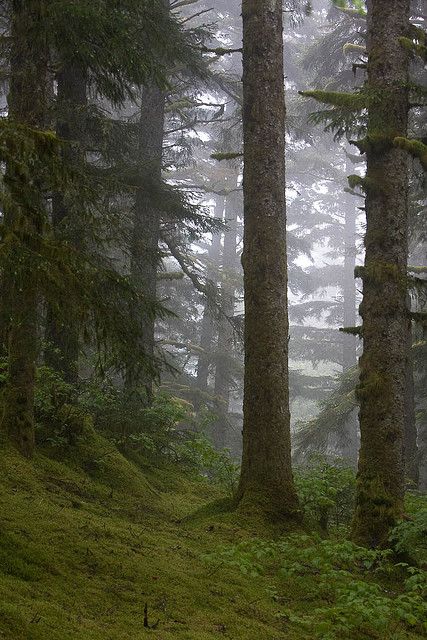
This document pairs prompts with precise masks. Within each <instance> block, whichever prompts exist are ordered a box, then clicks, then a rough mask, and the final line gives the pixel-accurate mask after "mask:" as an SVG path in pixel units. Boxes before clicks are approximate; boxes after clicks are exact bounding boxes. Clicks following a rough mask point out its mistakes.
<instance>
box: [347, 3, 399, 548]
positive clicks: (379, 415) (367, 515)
mask: <svg viewBox="0 0 427 640" xmlns="http://www.w3.org/2000/svg"><path fill="white" fill-rule="evenodd" d="M409 4H410V3H409V0H369V2H368V59H369V62H368V89H369V92H370V95H372V96H373V97H372V99H371V100H370V105H369V119H368V138H369V139H370V140H375V139H376V138H378V136H379V137H381V139H384V138H385V137H387V138H388V139H389V140H390V141H391V144H389V145H387V146H385V145H384V144H378V145H376V144H374V143H372V144H369V145H367V149H366V155H367V179H368V182H369V184H372V185H374V186H375V188H372V189H371V188H370V189H368V190H367V194H366V217H367V228H366V236H365V247H366V258H365V268H364V269H363V270H362V271H361V275H362V279H363V303H362V305H361V315H362V318H363V340H364V352H363V356H362V358H361V360H360V370H361V376H360V384H359V386H358V397H359V400H360V428H361V450H360V457H359V470H358V481H357V493H356V509H355V515H354V520H353V530H352V537H353V539H354V540H355V541H356V542H358V543H361V544H363V545H367V546H372V547H378V546H380V547H381V546H385V545H387V543H388V534H389V531H390V528H391V527H392V526H393V525H394V524H395V522H396V520H397V519H398V518H399V516H400V515H401V514H402V511H403V494H404V464H403V434H404V427H405V393H406V358H407V330H406V327H407V308H406V269H407V258H408V159H407V156H406V155H405V152H404V151H403V150H401V149H398V148H396V147H394V146H393V144H392V141H393V139H394V138H395V137H396V136H406V132H407V127H408V68H409V61H408V54H407V51H405V49H404V48H402V46H401V45H400V43H399V38H400V37H401V36H403V35H405V33H406V32H407V30H408V25H409Z"/></svg>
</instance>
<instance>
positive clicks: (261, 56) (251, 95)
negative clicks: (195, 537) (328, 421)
mask: <svg viewBox="0 0 427 640" xmlns="http://www.w3.org/2000/svg"><path fill="white" fill-rule="evenodd" d="M282 11H283V6H282V2H281V0H243V94H244V97H243V130H244V181H243V187H244V200H245V203H244V223H245V230H244V252H243V270H244V288H245V382H244V402H243V415H244V418H243V459H242V471H241V477H240V483H239V488H238V492H237V498H238V500H239V502H240V505H241V506H243V507H244V508H248V509H252V508H253V507H255V508H258V509H260V510H262V511H263V512H264V513H265V515H266V516H267V517H269V518H271V519H282V518H288V519H289V518H293V517H297V512H298V498H297V495H296V491H295V487H294V482H293V476H292V468H291V438H290V412H289V370H288V342H289V320H288V296H287V282H288V273H287V252H286V205H285V115H286V114H285V93H284V76H283V18H282Z"/></svg>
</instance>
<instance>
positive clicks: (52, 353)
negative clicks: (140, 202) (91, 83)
mask: <svg viewBox="0 0 427 640" xmlns="http://www.w3.org/2000/svg"><path fill="white" fill-rule="evenodd" d="M57 83H58V93H57V110H58V117H57V125H56V131H57V134H58V136H59V137H60V138H61V139H62V140H64V141H66V146H65V147H64V150H63V154H64V160H65V161H66V162H67V164H68V165H69V166H70V167H73V166H74V167H77V168H80V167H81V166H82V165H83V163H84V160H85V152H84V144H85V135H86V125H85V122H86V111H87V105H88V100H87V73H86V70H85V69H83V68H81V67H80V66H79V65H77V64H75V63H74V62H73V61H70V60H67V61H65V62H64V63H63V64H62V68H61V69H60V71H59V72H58V75H57ZM79 207H80V203H77V202H70V201H69V199H67V198H65V197H64V194H63V193H55V194H54V195H53V198H52V226H53V231H54V233H55V235H56V236H57V237H59V238H62V239H66V240H67V241H68V242H69V243H70V244H71V245H72V246H75V247H76V248H79V247H80V246H81V244H82V235H83V229H82V228H81V227H82V224H83V222H82V216H80V219H79V211H80V208H79ZM83 219H84V218H83ZM46 343H47V347H46V350H45V361H46V364H48V365H49V366H51V367H52V368H53V369H55V370H56V371H58V372H59V373H61V374H62V376H63V377H64V379H65V380H66V381H67V382H69V383H71V384H75V383H76V382H77V380H78V358H79V327H78V322H77V320H76V318H75V317H74V318H73V317H72V313H71V311H70V310H68V314H67V317H66V318H65V317H64V316H61V315H60V314H58V313H57V312H55V311H54V310H53V309H52V307H50V306H49V307H48V310H47V317H46Z"/></svg>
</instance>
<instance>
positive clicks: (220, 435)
mask: <svg viewBox="0 0 427 640" xmlns="http://www.w3.org/2000/svg"><path fill="white" fill-rule="evenodd" d="M233 195H234V194H230V195H229V196H228V197H227V204H226V209H225V219H226V222H227V229H226V231H225V233H224V247H223V252H222V276H221V312H222V317H221V318H220V320H219V322H220V324H219V331H218V342H217V348H216V369H215V387H214V396H215V399H216V404H217V414H218V420H217V421H216V425H215V429H214V435H215V444H216V446H217V447H218V448H219V449H223V448H224V447H225V446H226V445H227V430H228V429H227V427H228V425H229V421H228V409H229V404H230V384H231V378H230V358H231V357H232V353H233V340H234V331H233V326H232V324H231V322H230V321H229V320H227V318H232V317H233V316H234V300H235V295H236V290H235V286H234V284H233V279H234V277H235V271H236V266H237V265H236V245H237V202H236V198H235V197H233Z"/></svg>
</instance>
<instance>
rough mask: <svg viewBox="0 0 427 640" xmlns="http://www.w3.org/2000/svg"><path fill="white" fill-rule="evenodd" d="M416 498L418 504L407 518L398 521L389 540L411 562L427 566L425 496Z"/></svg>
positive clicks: (426, 508)
mask: <svg viewBox="0 0 427 640" xmlns="http://www.w3.org/2000/svg"><path fill="white" fill-rule="evenodd" d="M414 499H415V498H414ZM414 499H413V500H414ZM418 500H419V503H420V504H419V505H417V508H416V509H415V510H414V511H413V513H411V514H410V516H409V517H408V519H406V520H402V521H401V522H399V523H398V524H397V526H396V527H395V528H394V529H393V530H392V532H391V535H390V542H391V544H392V545H393V548H394V549H396V551H397V552H398V553H400V554H403V555H404V556H405V557H406V558H407V559H408V560H410V562H411V563H413V564H416V565H418V566H420V567H424V568H425V567H427V500H426V497H425V496H424V497H421V498H419V499H418Z"/></svg>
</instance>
